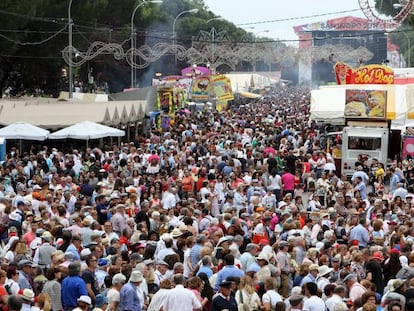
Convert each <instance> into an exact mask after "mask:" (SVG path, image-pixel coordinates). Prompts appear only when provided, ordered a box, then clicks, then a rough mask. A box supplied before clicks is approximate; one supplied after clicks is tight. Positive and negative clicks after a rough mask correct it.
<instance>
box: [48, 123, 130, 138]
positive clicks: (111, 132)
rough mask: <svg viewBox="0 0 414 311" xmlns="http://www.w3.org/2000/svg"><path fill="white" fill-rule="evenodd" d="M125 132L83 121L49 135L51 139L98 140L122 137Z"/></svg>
mask: <svg viewBox="0 0 414 311" xmlns="http://www.w3.org/2000/svg"><path fill="white" fill-rule="evenodd" d="M122 136H125V131H122V130H118V129H116V128H113V127H109V126H106V125H102V124H99V123H95V122H91V121H83V122H80V123H77V124H74V125H71V126H69V127H66V128H64V129H61V130H59V131H57V132H54V133H52V134H50V135H49V138H50V139H66V138H72V139H82V140H89V139H98V138H103V137H122Z"/></svg>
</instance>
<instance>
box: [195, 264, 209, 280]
mask: <svg viewBox="0 0 414 311" xmlns="http://www.w3.org/2000/svg"><path fill="white" fill-rule="evenodd" d="M200 273H205V274H206V275H207V277H208V278H210V277H211V276H212V275H213V271H212V270H211V269H210V268H209V267H207V266H201V268H200V269H198V272H197V276H198V275H199V274H200Z"/></svg>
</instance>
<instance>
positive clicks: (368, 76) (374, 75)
mask: <svg viewBox="0 0 414 311" xmlns="http://www.w3.org/2000/svg"><path fill="white" fill-rule="evenodd" d="M334 70H335V77H336V82H337V83H338V84H340V85H343V84H394V70H393V69H392V68H390V67H387V66H384V65H366V66H362V67H358V68H356V69H353V68H352V67H351V66H349V65H348V64H345V63H342V62H339V63H336V64H335V66H334Z"/></svg>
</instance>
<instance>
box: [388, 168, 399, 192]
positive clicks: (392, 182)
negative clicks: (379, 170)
mask: <svg viewBox="0 0 414 311" xmlns="http://www.w3.org/2000/svg"><path fill="white" fill-rule="evenodd" d="M399 182H400V177H399V176H398V175H397V174H395V173H394V174H392V177H391V179H390V192H391V194H394V191H395V188H396V187H397V183H399Z"/></svg>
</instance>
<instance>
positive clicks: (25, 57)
mask: <svg viewBox="0 0 414 311" xmlns="http://www.w3.org/2000/svg"><path fill="white" fill-rule="evenodd" d="M0 57H8V58H23V59H62V57H58V56H29V55H9V54H0Z"/></svg>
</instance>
